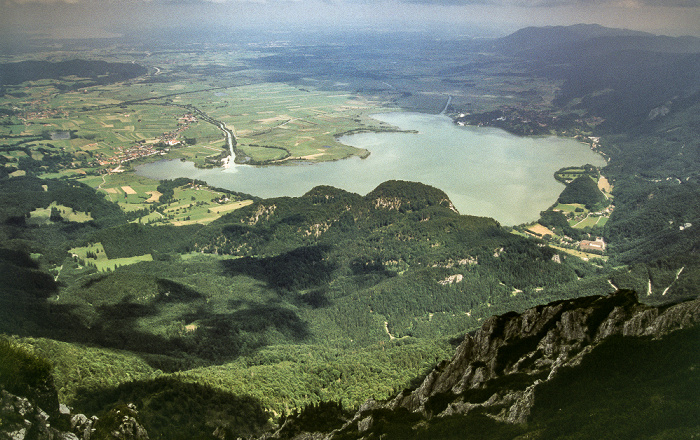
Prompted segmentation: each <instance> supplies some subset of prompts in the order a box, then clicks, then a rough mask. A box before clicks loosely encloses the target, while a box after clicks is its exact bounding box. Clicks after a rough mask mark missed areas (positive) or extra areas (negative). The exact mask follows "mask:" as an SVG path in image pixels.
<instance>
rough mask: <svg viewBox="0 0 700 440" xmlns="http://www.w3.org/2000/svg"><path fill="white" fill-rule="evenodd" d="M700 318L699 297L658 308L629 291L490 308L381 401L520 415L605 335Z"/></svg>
mask: <svg viewBox="0 0 700 440" xmlns="http://www.w3.org/2000/svg"><path fill="white" fill-rule="evenodd" d="M699 321H700V300H695V301H691V302H686V303H682V304H677V305H675V306H671V307H668V308H666V309H660V308H655V307H649V306H645V305H642V304H640V303H638V302H637V297H636V295H635V294H634V293H633V292H630V291H619V292H617V293H615V294H613V295H610V296H608V297H586V298H579V299H575V300H569V301H558V302H555V303H551V304H548V305H544V306H539V307H535V308H532V309H529V310H526V311H525V312H523V313H522V314H516V313H510V314H506V315H501V316H494V317H492V318H490V319H489V320H487V321H486V322H485V323H484V325H483V326H482V327H481V329H480V330H478V331H477V332H475V333H474V334H473V335H467V336H466V337H465V338H464V341H463V342H462V343H461V344H460V346H459V347H458V348H457V351H456V353H455V356H454V357H453V358H452V360H451V361H449V362H445V363H443V364H441V365H439V366H438V367H437V368H435V369H434V370H433V371H432V372H431V373H430V374H428V376H427V377H426V378H425V380H424V381H423V383H422V384H421V385H420V386H419V387H418V388H417V389H415V390H413V391H410V392H403V393H401V394H399V395H398V396H396V397H395V398H394V399H392V400H391V401H389V402H387V403H383V404H382V406H384V407H386V408H391V409H396V408H400V407H401V408H406V409H408V410H409V411H411V412H419V413H421V414H422V415H423V416H425V417H428V418H429V417H434V416H445V415H451V414H455V413H460V414H466V413H468V412H469V411H471V410H473V409H475V408H485V409H487V410H488V409H489V408H496V407H498V408H505V409H501V410H500V411H499V412H498V413H496V414H493V416H494V417H495V418H496V419H499V420H501V421H505V422H510V423H523V422H525V421H526V420H527V416H528V415H529V413H530V409H531V408H532V405H533V403H534V396H535V395H536V389H537V385H539V384H540V383H543V382H545V381H547V380H549V379H551V378H552V377H553V376H554V375H555V374H556V373H557V370H559V369H560V368H562V367H568V366H575V365H578V364H579V363H580V362H581V360H582V359H583V357H584V356H585V355H586V354H587V353H589V352H590V351H591V350H592V349H593V348H594V347H595V346H596V345H597V344H598V343H599V342H601V341H602V340H603V339H605V338H607V337H609V336H612V335H622V336H656V337H659V336H662V335H664V334H667V333H669V332H671V331H673V330H677V329H680V328H684V327H688V326H691V325H692V324H694V323H697V322H699ZM506 376H512V377H516V376H518V377H522V378H529V379H530V380H529V383H530V385H529V386H527V387H525V388H524V389H516V390H513V389H499V388H496V387H492V385H494V382H495V381H497V380H499V379H502V378H504V377H506ZM491 388H493V390H492V391H493V392H491ZM479 396H482V397H481V398H479ZM436 401H439V403H437V402H436Z"/></svg>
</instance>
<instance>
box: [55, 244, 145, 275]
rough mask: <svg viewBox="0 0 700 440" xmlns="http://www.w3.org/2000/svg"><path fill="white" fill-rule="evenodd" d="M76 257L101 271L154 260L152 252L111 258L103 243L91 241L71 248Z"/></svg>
mask: <svg viewBox="0 0 700 440" xmlns="http://www.w3.org/2000/svg"><path fill="white" fill-rule="evenodd" d="M69 252H70V253H71V255H73V257H74V258H78V260H79V261H82V263H83V264H84V265H86V266H92V267H94V268H95V269H97V270H98V271H100V272H104V271H113V270H115V269H116V268H117V267H121V266H129V265H131V264H135V263H139V262H141V261H153V256H151V254H146V255H139V256H136V257H130V258H109V256H108V255H107V253H106V252H105V249H104V247H103V246H102V243H91V244H89V245H87V246H83V247H77V248H73V249H70V250H69Z"/></svg>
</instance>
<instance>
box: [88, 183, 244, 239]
mask: <svg viewBox="0 0 700 440" xmlns="http://www.w3.org/2000/svg"><path fill="white" fill-rule="evenodd" d="M81 182H83V183H85V184H86V185H89V186H91V187H93V188H96V189H97V190H99V191H100V192H102V193H104V194H105V197H106V198H107V199H108V200H110V201H113V202H116V203H118V204H119V207H120V208H121V209H122V211H124V212H126V213H132V214H133V215H132V216H131V217H132V221H133V222H137V223H144V224H172V225H175V226H182V225H188V224H207V223H210V222H212V221H214V220H216V219H217V218H219V217H221V216H222V215H224V214H226V213H228V212H231V211H233V210H236V209H238V208H242V207H244V206H247V205H249V204H251V203H252V200H240V198H238V197H236V196H232V195H230V194H227V193H225V192H222V191H217V190H213V189H211V188H209V187H207V186H205V185H199V184H197V185H195V184H190V185H185V186H181V187H177V188H175V190H174V195H173V198H172V200H170V201H169V202H168V203H167V204H161V203H160V202H161V200H160V196H161V195H162V194H161V193H160V192H158V185H159V182H157V181H155V180H151V179H148V178H145V177H142V176H138V175H134V174H132V173H113V174H105V175H102V176H91V177H86V178H83V179H81Z"/></svg>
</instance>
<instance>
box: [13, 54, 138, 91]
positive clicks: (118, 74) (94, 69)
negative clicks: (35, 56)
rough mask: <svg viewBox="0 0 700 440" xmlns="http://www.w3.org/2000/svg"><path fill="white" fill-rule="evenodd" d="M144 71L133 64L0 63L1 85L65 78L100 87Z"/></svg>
mask: <svg viewBox="0 0 700 440" xmlns="http://www.w3.org/2000/svg"><path fill="white" fill-rule="evenodd" d="M146 72H147V69H146V68H145V67H143V66H141V65H139V64H136V63H109V62H106V61H90V60H70V61H59V62H50V61H22V62H18V63H6V64H0V86H2V85H3V84H7V85H9V84H20V83H22V82H24V81H36V80H40V79H59V78H63V77H68V76H75V77H78V78H88V79H91V80H93V81H94V82H96V83H99V84H107V83H110V82H116V81H124V80H127V79H130V78H135V77H137V76H140V75H144V74H146Z"/></svg>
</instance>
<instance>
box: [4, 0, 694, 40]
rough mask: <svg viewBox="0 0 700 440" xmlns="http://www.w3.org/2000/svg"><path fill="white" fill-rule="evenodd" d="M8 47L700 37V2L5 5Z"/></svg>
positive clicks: (328, 0) (92, 0)
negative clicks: (263, 37)
mask: <svg viewBox="0 0 700 440" xmlns="http://www.w3.org/2000/svg"><path fill="white" fill-rule="evenodd" d="M0 7H1V9H2V12H3V13H2V14H0V17H1V18H0V30H1V32H2V34H3V39H4V40H5V46H8V45H9V46H11V45H12V44H13V41H14V42H16V44H20V43H21V42H23V41H26V40H27V39H32V38H52V39H54V38H55V39H62V38H64V39H72V38H81V39H82V38H107V37H118V36H128V35H133V34H134V33H137V32H139V31H145V30H148V31H149V32H154V31H155V32H157V31H158V30H160V29H163V30H165V29H170V30H173V29H182V30H183V31H187V32H207V31H210V30H214V31H246V30H248V29H262V30H267V31H272V30H279V31H280V32H285V31H299V30H303V29H316V30H320V29H325V30H338V31H342V30H344V29H366V30H377V31H393V30H402V31H411V30H415V31H426V30H435V31H439V32H445V33H454V34H462V33H463V34H466V35H467V36H471V37H476V36H500V35H505V34H508V33H510V32H513V31H515V30H517V29H520V28H523V27H527V26H556V25H572V24H577V23H585V24H593V23H595V24H600V25H602V26H607V27H616V28H624V29H632V30H639V31H645V32H651V33H655V34H662V35H670V36H680V35H692V36H700V0H671V1H661V0H619V1H618V0H535V1H525V0H380V1H377V2H370V1H368V0H310V1H304V0H211V1H210V0H123V1H116V0H0Z"/></svg>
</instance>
